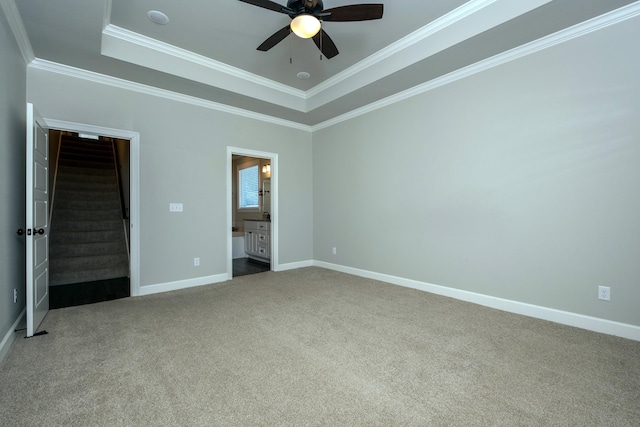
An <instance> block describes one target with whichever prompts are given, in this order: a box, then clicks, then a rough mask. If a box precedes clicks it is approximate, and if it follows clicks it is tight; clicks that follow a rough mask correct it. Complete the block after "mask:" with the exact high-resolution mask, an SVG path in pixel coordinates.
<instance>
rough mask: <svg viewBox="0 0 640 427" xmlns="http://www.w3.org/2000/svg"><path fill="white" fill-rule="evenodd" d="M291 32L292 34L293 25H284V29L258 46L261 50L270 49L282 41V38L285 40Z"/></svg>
mask: <svg viewBox="0 0 640 427" xmlns="http://www.w3.org/2000/svg"><path fill="white" fill-rule="evenodd" d="M289 34H291V27H290V26H289V25H287V26H286V27H283V28H282V29H280V30H278V31H276V32H275V33H273V35H272V36H271V37H269V38H268V39H266V40H265V41H264V42H262V44H261V45H260V46H258V50H261V51H263V52H266V51H268V50H269V49H271V48H272V47H274V46H275V45H277V44H278V43H280V42H281V41H282V40H284V39H285V38H286V37H287V36H288V35H289Z"/></svg>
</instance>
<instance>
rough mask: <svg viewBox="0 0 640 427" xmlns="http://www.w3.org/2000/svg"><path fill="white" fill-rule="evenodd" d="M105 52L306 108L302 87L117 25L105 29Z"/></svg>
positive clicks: (275, 102)
mask: <svg viewBox="0 0 640 427" xmlns="http://www.w3.org/2000/svg"><path fill="white" fill-rule="evenodd" d="M101 53H102V54H103V55H106V56H110V57H113V58H116V59H119V60H121V61H126V62H131V63H134V64H137V65H141V66H144V67H149V68H152V69H155V70H158V71H162V72H165V73H170V74H174V75H179V76H180V77H184V78H187V79H189V80H194V81H197V82H200V83H204V84H207V85H210V86H215V87H220V88H222V89H225V90H229V91H233V92H236V93H239V94H242V95H246V96H250V97H252V98H256V99H260V100H262V101H266V102H270V103H273V104H279V105H282V106H285V107H287V108H291V109H294V110H297V111H301V112H305V111H306V95H305V92H304V91H302V90H300V89H295V88H293V87H291V86H287V85H284V84H282V83H278V82H275V81H273V80H270V79H267V78H265V77H262V76H259V75H257V74H253V73H250V72H248V71H245V70H242V69H240V68H237V67H233V66H230V65H228V64H225V63H222V62H220V61H216V60H214V59H211V58H208V57H206V56H203V55H199V54H197V53H194V52H190V51H188V50H185V49H182V48H179V47H177V46H173V45H170V44H168V43H164V42H161V41H159V40H156V39H153V38H150V37H147V36H144V35H142V34H138V33H135V32H133V31H129V30H126V29H124V28H120V27H117V26H115V25H108V26H107V27H106V28H105V29H104V30H103V31H102V47H101Z"/></svg>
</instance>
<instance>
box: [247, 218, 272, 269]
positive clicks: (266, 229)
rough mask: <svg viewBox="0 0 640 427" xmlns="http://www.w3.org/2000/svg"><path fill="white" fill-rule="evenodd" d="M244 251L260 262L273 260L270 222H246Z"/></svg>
mask: <svg viewBox="0 0 640 427" xmlns="http://www.w3.org/2000/svg"><path fill="white" fill-rule="evenodd" d="M244 251H245V253H246V254H247V256H248V257H249V258H255V259H257V260H259V261H268V260H270V259H271V223H270V222H268V221H245V222H244Z"/></svg>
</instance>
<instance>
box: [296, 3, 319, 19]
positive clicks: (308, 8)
mask: <svg viewBox="0 0 640 427" xmlns="http://www.w3.org/2000/svg"><path fill="white" fill-rule="evenodd" d="M314 3H315V6H314ZM287 8H289V9H291V10H292V11H293V12H294V13H295V14H294V15H293V16H292V18H294V17H296V16H297V15H300V14H301V13H309V14H311V15H316V14H317V13H320V12H322V10H323V9H324V5H323V4H322V0H316V1H313V0H288V1H287ZM289 16H291V15H289Z"/></svg>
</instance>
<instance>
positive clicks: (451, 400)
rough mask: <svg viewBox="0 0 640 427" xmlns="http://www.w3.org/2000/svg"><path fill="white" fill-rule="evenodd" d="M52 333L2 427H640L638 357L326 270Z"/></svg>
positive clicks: (608, 340) (8, 398)
mask: <svg viewBox="0 0 640 427" xmlns="http://www.w3.org/2000/svg"><path fill="white" fill-rule="evenodd" d="M42 329H46V330H47V331H48V332H49V334H48V335H43V336H39V337H34V338H30V339H22V338H19V339H17V340H16V341H15V343H14V344H13V346H12V348H11V349H10V351H9V353H8V354H7V356H6V358H5V360H4V361H3V362H2V364H0V384H2V393H1V394H0V424H3V425H11V426H23V425H24V426H33V425H48V426H49V425H65V426H70V425H78V426H79V425H82V426H85V425H131V426H135V425H185V426H186V425H188V426H194V425H214V426H216V425H220V426H236V425H237V426H246V425H256V426H257V425H263V426H272V425H273V426H300V425H307V426H314V425H330V426H340V425H342V426H365V425H366V426H393V425H403V426H427V425H429V426H456V425H468V426H501V425H502V426H523V425H524V426H547V425H562V426H596V425H597V426H638V425H640V342H636V341H631V340H626V339H622V338H617V337H613V336H608V335H603V334H598V333H595V332H590V331H586V330H581V329H577V328H572V327H568V326H563V325H559V324H554V323H551V322H546V321H542V320H538V319H532V318H528V317H523V316H518V315H515V314H510V313H505V312H501V311H498V310H493V309H490V308H486V307H482V306H478V305H474V304H470V303H465V302H461V301H457V300H454V299H450V298H446V297H442V296H437V295H433V294H429V293H426V292H421V291H418V290H414V289H408V288H403V287H399V286H394V285H390V284H386V283H382V282H378V281H374V280H369V279H364V278H360V277H355V276H351V275H347V274H343V273H338V272H335V271H330V270H325V269H321V268H316V267H310V268H303V269H298V270H292V271H285V272H266V273H263V274H256V275H248V276H242V277H238V278H234V279H233V280H232V281H228V282H224V283H220V284H215V285H210V286H202V287H197V288H190V289H185V290H180V291H174V292H167V293H162V294H154V295H149V296H144V297H134V298H124V299H119V300H114V301H108V302H101V303H97V304H91V305H84V306H76V307H69V308H64V309H59V310H52V311H50V312H49V314H48V315H47V317H46V318H45V320H44V323H43V325H42Z"/></svg>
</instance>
